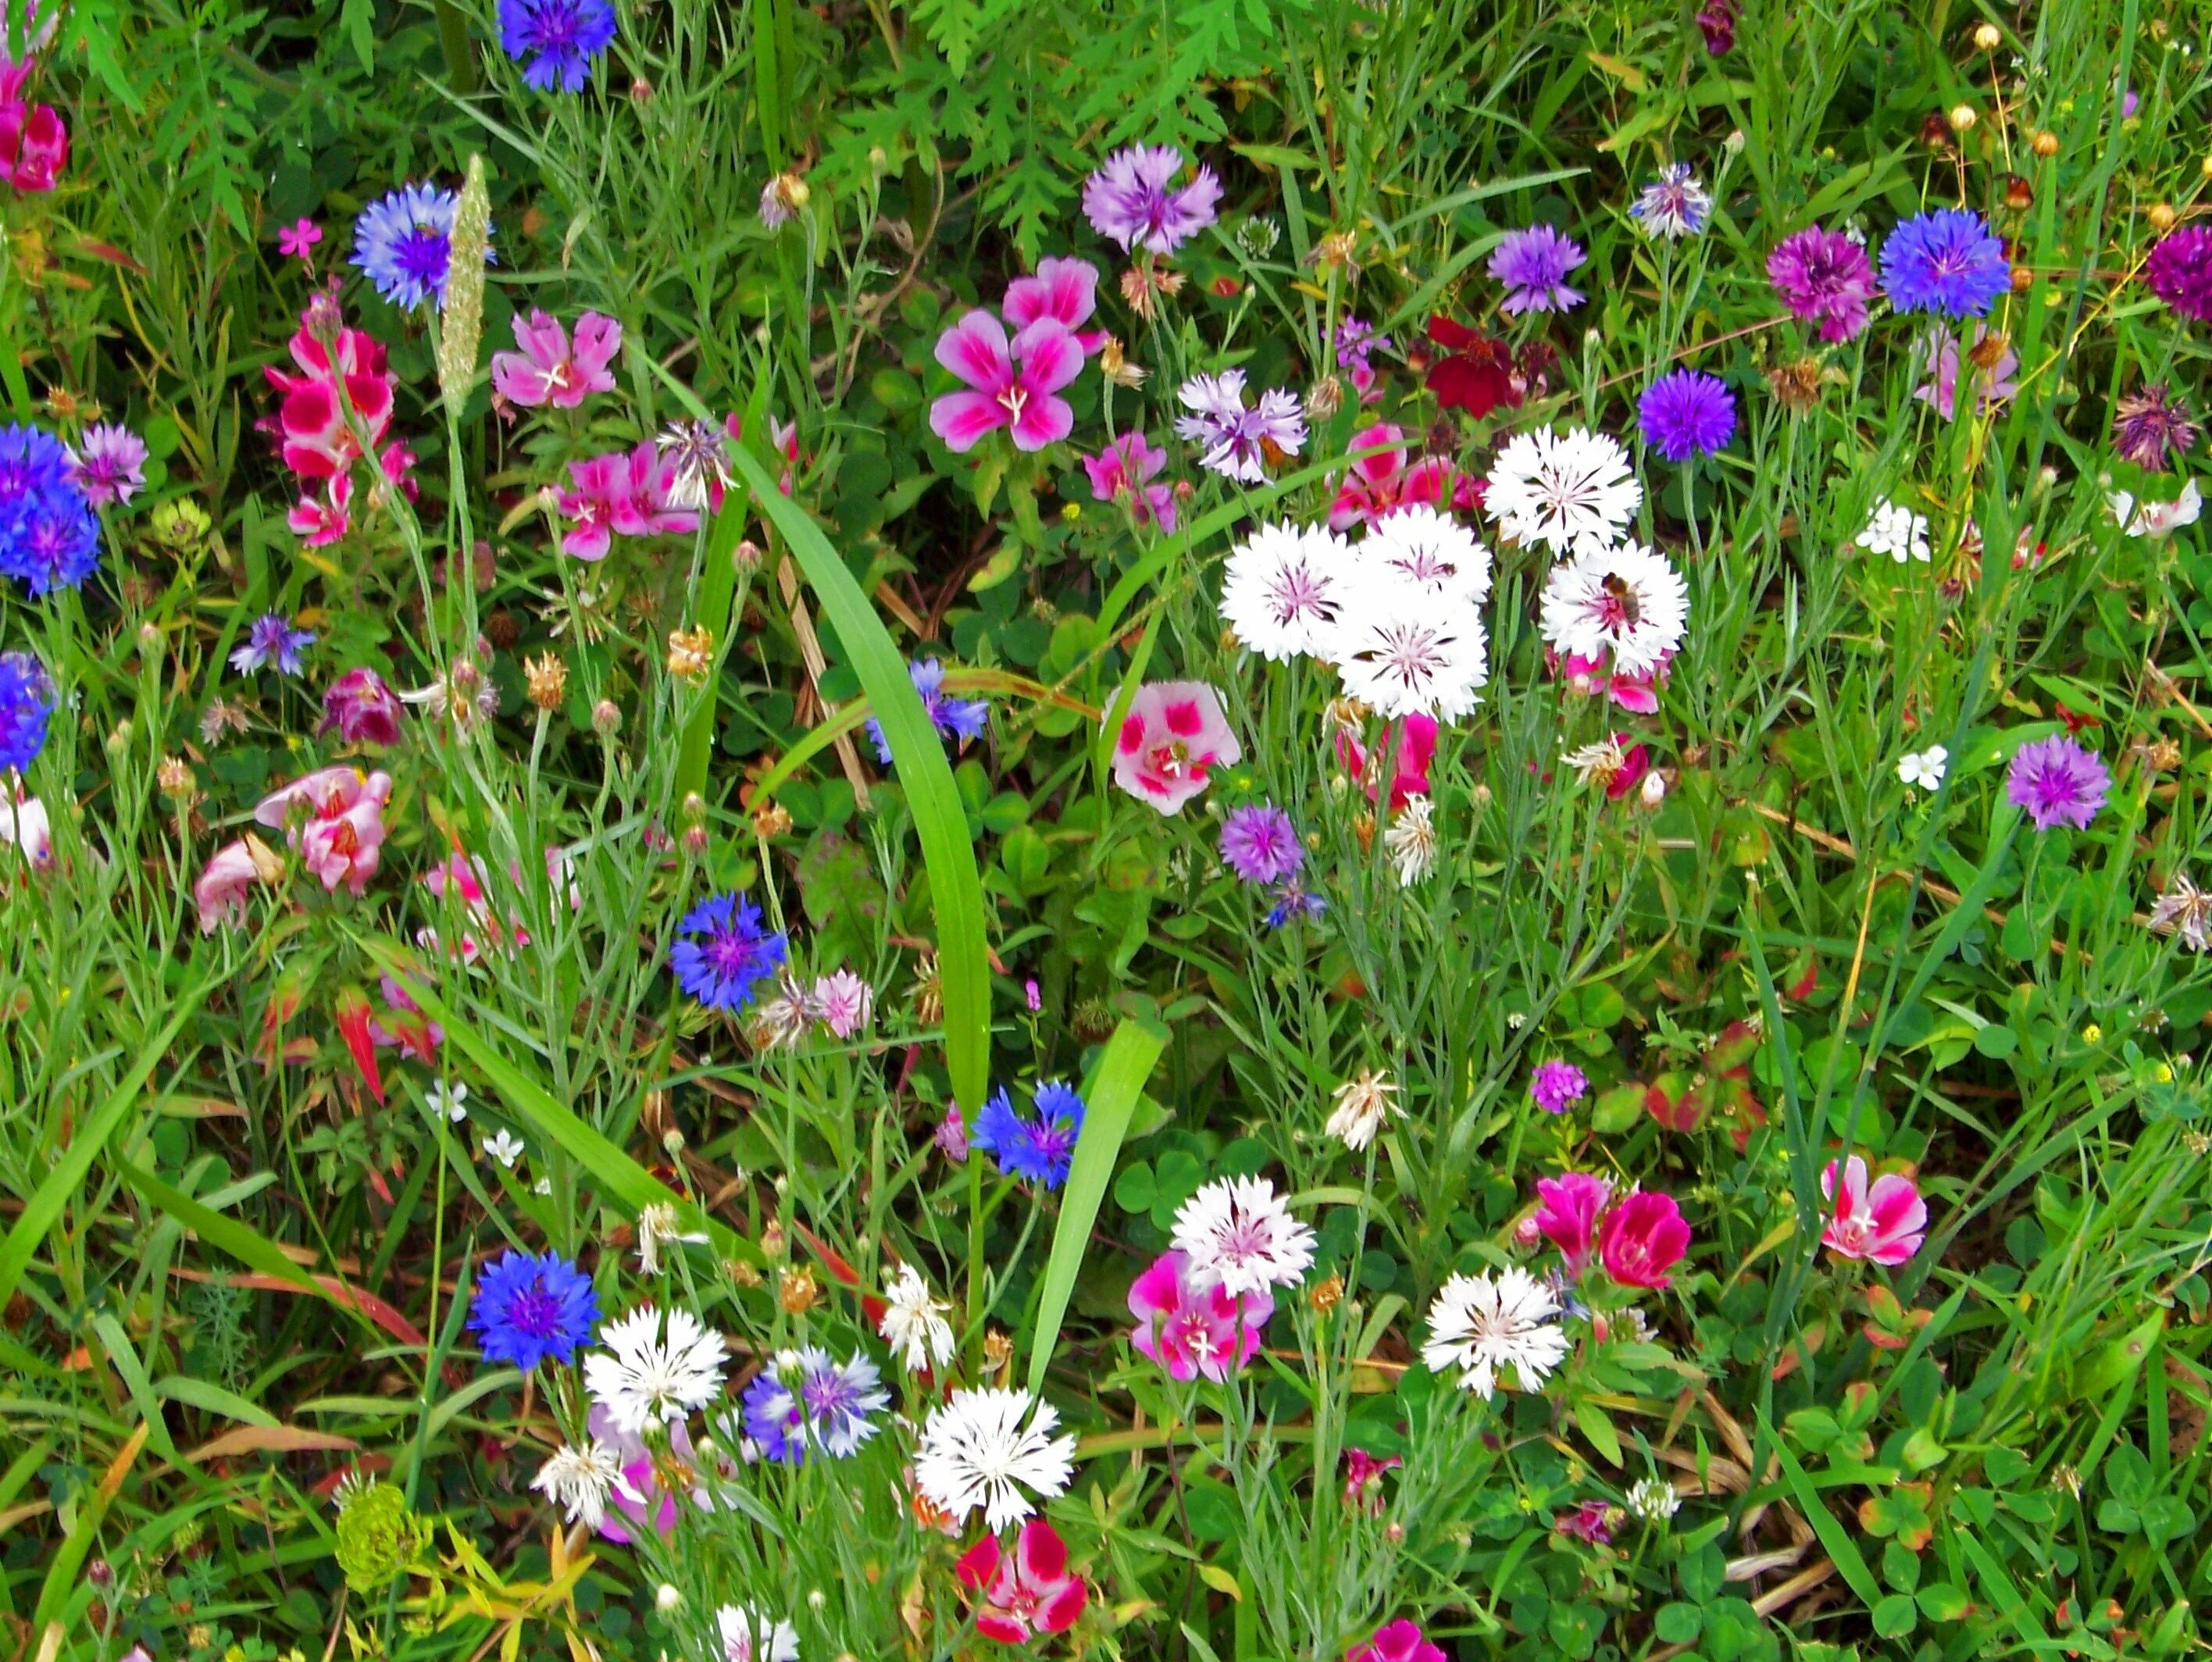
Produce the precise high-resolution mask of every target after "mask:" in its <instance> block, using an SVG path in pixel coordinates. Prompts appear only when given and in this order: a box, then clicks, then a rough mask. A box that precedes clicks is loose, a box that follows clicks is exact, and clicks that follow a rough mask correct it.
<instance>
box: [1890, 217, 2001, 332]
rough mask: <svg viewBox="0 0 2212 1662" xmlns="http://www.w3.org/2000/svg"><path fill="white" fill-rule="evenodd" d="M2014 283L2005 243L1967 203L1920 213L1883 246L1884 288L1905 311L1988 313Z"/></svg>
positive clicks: (1956, 314) (1949, 314) (1974, 315)
mask: <svg viewBox="0 0 2212 1662" xmlns="http://www.w3.org/2000/svg"><path fill="white" fill-rule="evenodd" d="M2011 287H2012V267H2011V266H2010V265H2009V264H2008V263H2007V262H2006V260H2005V253H2004V244H2003V243H2002V242H2001V241H1999V240H1997V236H1996V233H1995V232H1993V231H1991V230H1990V227H1989V222H1988V221H1986V220H1984V218H1983V217H1982V216H1981V215H1979V214H1976V213H1970V212H1968V211H1967V210H1966V209H1964V208H1939V209H1936V211H1935V212H1934V213H1930V214H1915V215H1913V216H1912V217H1911V219H1908V220H1906V221H1905V222H1904V223H1903V224H1901V225H1899V227H1897V229H1895V230H1894V231H1893V232H1891V233H1890V234H1889V240H1888V241H1887V242H1886V243H1884V244H1883V245H1882V250H1881V288H1882V292H1883V293H1884V294H1887V295H1888V296H1889V303H1890V304H1891V305H1892V306H1895V307H1896V308H1897V309H1898V310H1899V312H1935V313H1936V314H1938V315H1940V316H1942V317H1946V318H1979V317H1985V316H1987V315H1988V313H1989V310H1990V307H1991V306H1995V305H1996V300H1997V296H1998V295H2000V294H2003V293H2004V292H2005V291H2006V290H2007V289H2008V288H2011Z"/></svg>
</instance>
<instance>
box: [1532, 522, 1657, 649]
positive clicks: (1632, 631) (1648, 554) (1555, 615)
mask: <svg viewBox="0 0 2212 1662" xmlns="http://www.w3.org/2000/svg"><path fill="white" fill-rule="evenodd" d="M1689 620H1690V590H1689V585H1687V584H1686V583H1684V582H1683V581H1682V579H1681V575H1680V573H1678V572H1677V571H1675V569H1674V567H1672V566H1670V565H1668V563H1667V560H1666V557H1665V556H1664V555H1661V554H1658V553H1656V552H1654V551H1653V550H1652V549H1647V548H1645V547H1644V545H1643V544H1642V543H1622V544H1620V546H1619V547H1618V548H1608V547H1606V546H1605V545H1603V544H1601V543H1583V545H1582V547H1581V548H1580V549H1577V550H1576V553H1575V557H1574V558H1573V559H1571V560H1569V561H1565V562H1564V563H1563V564H1560V565H1557V566H1554V567H1552V574H1551V576H1550V577H1548V578H1547V579H1545V582H1544V610H1543V620H1542V623H1543V631H1544V640H1545V641H1546V642H1547V644H1548V645H1549V646H1551V648H1552V650H1553V652H1558V653H1559V655H1560V656H1561V657H1563V658H1597V657H1599V656H1600V654H1601V653H1603V654H1610V656H1611V658H1612V664H1613V671H1614V673H1616V674H1619V675H1626V676H1641V675H1649V674H1650V673H1652V672H1653V671H1654V670H1657V669H1658V668H1659V667H1660V666H1661V665H1662V664H1665V663H1666V662H1667V661H1668V659H1669V658H1672V657H1673V656H1674V652H1675V650H1676V648H1678V647H1679V646H1681V644H1682V630H1683V627H1684V626H1685V625H1686V624H1687V623H1688V622H1689Z"/></svg>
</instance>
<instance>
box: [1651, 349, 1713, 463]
mask: <svg viewBox="0 0 2212 1662" xmlns="http://www.w3.org/2000/svg"><path fill="white" fill-rule="evenodd" d="M1636 419H1637V422H1638V426H1640V427H1641V428H1643V430H1644V443H1645V444H1647V445H1649V446H1651V448H1652V449H1654V450H1656V451H1657V452H1659V453H1660V454H1661V455H1662V456H1663V457H1665V458H1667V459H1668V461H1670V462H1686V461H1688V460H1689V459H1690V458H1691V457H1692V456H1710V455H1711V454H1712V453H1713V452H1715V451H1717V450H1718V449H1720V448H1721V446H1723V445H1725V444H1726V443H1728V441H1729V440H1730V439H1731V438H1733V437H1734V436H1735V394H1734V393H1732V392H1730V391H1729V390H1728V384H1727V383H1726V382H1725V381H1723V380H1722V379H1720V378H1719V377H1718V376H1717V375H1708V374H1706V373H1704V372H1703V371H1702V370H1696V369H1675V370H1670V371H1668V373H1666V374H1664V375H1662V376H1661V377H1660V378H1659V379H1657V380H1656V381H1654V382H1652V383H1651V385H1649V386H1647V387H1645V388H1644V397H1642V398H1641V399H1639V400H1638V402H1637V405H1636Z"/></svg>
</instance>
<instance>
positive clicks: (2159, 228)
mask: <svg viewBox="0 0 2212 1662" xmlns="http://www.w3.org/2000/svg"><path fill="white" fill-rule="evenodd" d="M2143 217H2144V218H2146V219H2148V221H2150V228H2151V229H2152V230H2154V231H2155V232H2157V233H2158V234H2159V235H2160V236H2164V235H2165V234H2166V233H2167V232H2168V231H2171V230H2172V229H2173V222H2174V221H2176V220H2178V219H2179V218H2180V217H2181V215H2179V214H2177V213H2175V212H2174V211H2173V205H2172V203H2165V202H2154V203H2151V205H2150V211H2149V212H2148V214H2146V215H2143Z"/></svg>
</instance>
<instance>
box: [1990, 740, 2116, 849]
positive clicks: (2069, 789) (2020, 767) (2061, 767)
mask: <svg viewBox="0 0 2212 1662" xmlns="http://www.w3.org/2000/svg"><path fill="white" fill-rule="evenodd" d="M2111 789H2112V774H2111V773H2110V772H2109V771H2107V769H2106V767H2105V763H2104V761H2103V759H2102V758H2101V757H2100V756H2099V755H2097V753H2096V752H2095V751H2094V750H2091V749H2086V748H2085V747H2083V746H2082V745H2080V744H2077V743H2075V741H2074V739H2073V738H2072V737H2070V736H2069V735H2068V734H2064V733H2054V734H2052V735H2051V737H2049V738H2046V739H2039V740H2037V741H2036V742H2035V743H2033V744H2023V745H2021V747H2020V749H2018V750H2016V751H2015V752H2014V753H2013V758H2012V766H2011V767H2008V769H2006V771H2005V799H2006V800H2007V801H2008V802H2009V803H2011V804H2013V806H2014V807H2015V808H2018V809H2020V810H2022V811H2023V812H2025V813H2026V814H2027V816H2028V818H2030V819H2032V820H2033V821H2034V822H2035V828H2036V829H2037V830H2039V831H2048V830H2049V829H2051V827H2052V826H2054V825H2059V824H2065V825H2070V826H2072V827H2073V828H2075V830H2077V831H2079V830H2084V829H2086V828H2087V826H2088V823H2089V822H2090V821H2091V820H2093V819H2094V818H2096V817H2097V810H2099V809H2100V808H2102V807H2103V806H2104V805H2105V796H2106V792H2108V791H2110V790H2111Z"/></svg>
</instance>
